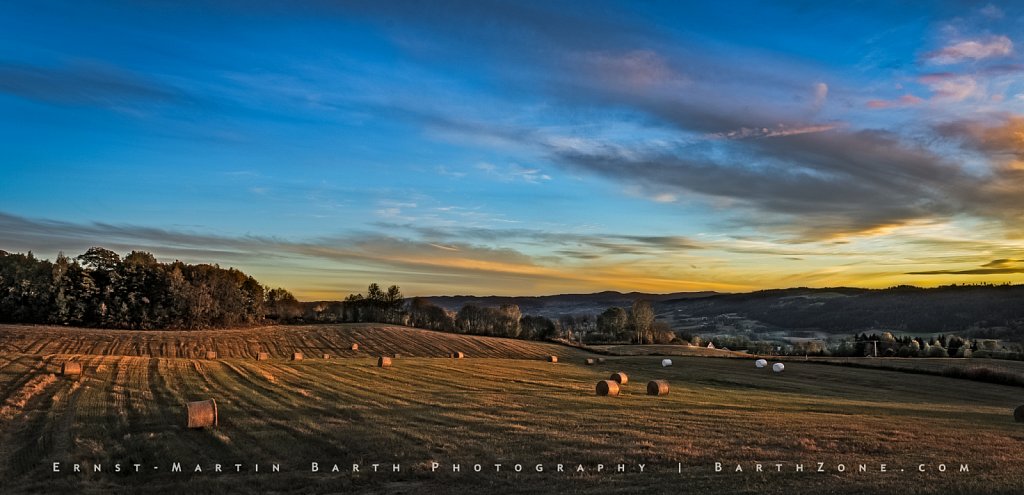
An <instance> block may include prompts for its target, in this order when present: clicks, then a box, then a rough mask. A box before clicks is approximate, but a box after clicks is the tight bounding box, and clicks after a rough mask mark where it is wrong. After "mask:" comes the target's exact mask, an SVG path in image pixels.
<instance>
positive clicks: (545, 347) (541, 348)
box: [0, 323, 586, 359]
mask: <svg viewBox="0 0 1024 495" xmlns="http://www.w3.org/2000/svg"><path fill="white" fill-rule="evenodd" d="M353 341H358V342H359V344H353V343H352V342H353ZM353 347H357V348H358V349H359V352H358V353H354V352H353V349H352V348H353ZM452 349H458V350H459V352H462V353H464V355H465V356H471V357H473V358H485V357H494V358H512V359H545V358H547V356H550V355H552V354H558V355H563V356H566V355H570V356H579V357H582V356H583V355H585V354H586V353H585V352H584V351H580V350H576V349H573V348H570V347H565V346H562V345H558V344H551V343H544V342H533V341H527V340H518V339H504V338H499V337H476V336H470V335H458V334H451V333H444V332H434V331H430V330H420V329H416V328H409V327H402V326H396V325H380V324H370V323H365V324H362V323H360V324H347V325H302V326H273V327H262V328H251V329H233V330H210V331H195V332H183V331H122V330H100V329H87V328H68V327H52V326H26V325H0V352H9V353H13V354H38V355H49V354H85V355H101V356H107V355H113V356H137V357H174V358H199V357H203V356H205V355H206V352H207V351H210V352H216V353H217V356H218V357H220V358H250V359H252V358H256V357H258V355H259V353H260V352H268V353H271V354H274V355H277V356H291V353H292V352H301V353H303V354H305V355H309V356H320V355H322V354H331V355H332V356H337V357H356V356H393V355H394V354H395V353H400V354H401V355H402V356H403V357H444V356H448V355H449V354H451V352H452Z"/></svg>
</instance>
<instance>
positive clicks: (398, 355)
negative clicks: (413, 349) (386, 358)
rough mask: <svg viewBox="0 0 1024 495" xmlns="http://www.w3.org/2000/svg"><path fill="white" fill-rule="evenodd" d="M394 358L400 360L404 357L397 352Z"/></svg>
mask: <svg viewBox="0 0 1024 495" xmlns="http://www.w3.org/2000/svg"><path fill="white" fill-rule="evenodd" d="M393 357H394V358H395V359H398V358H400V357H402V355H401V354H399V353H397V352H396V353H395V355H394V356H393Z"/></svg>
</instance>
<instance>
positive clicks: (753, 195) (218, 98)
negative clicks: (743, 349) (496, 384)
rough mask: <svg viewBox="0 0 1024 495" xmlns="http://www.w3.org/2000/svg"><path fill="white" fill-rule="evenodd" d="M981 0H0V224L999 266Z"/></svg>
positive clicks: (599, 284) (1001, 168) (798, 268)
mask: <svg viewBox="0 0 1024 495" xmlns="http://www.w3.org/2000/svg"><path fill="white" fill-rule="evenodd" d="M1022 27H1024V9H1022V8H1021V6H1020V4H1015V3H1008V2H1006V3H1004V2H993V3H988V2H855V3H850V2H844V3H830V2H811V3H808V2H775V3H773V5H766V4H765V3H763V2H713V3H712V2H702V3H696V2H643V3H640V2H496V1H475V2H461V1H442V2H432V3H429V4H427V3H422V2H326V1H325V2H303V3H302V5H301V6H296V5H293V4H291V3H287V4H286V3H274V2H144V3H140V2H115V1H111V2H81V1H77V2H47V1H42V2H17V1H16V2H5V3H4V4H3V6H0V112H2V114H3V116H4V118H3V119H0V136H2V137H0V156H2V162H0V167H2V168H3V170H2V174H3V177H4V179H3V181H2V182H0V249H4V250H8V251H25V250H32V251H34V252H36V253H38V254H40V255H42V256H47V257H49V256H53V255H55V254H56V253H57V252H59V251H64V252H65V253H69V254H77V253H80V252H82V251H84V250H85V249H86V248H88V247H89V246H92V245H104V246H107V247H110V248H113V249H117V250H119V251H127V250H131V249H136V248H140V249H145V250H149V251H152V252H154V253H155V254H156V255H157V256H158V257H159V258H161V259H166V260H173V259H183V260H187V261H192V262H199V261H204V262H205V261H209V262H218V263H221V264H222V265H231V266H237V267H239V268H241V269H243V270H245V271H247V272H250V273H252V274H254V275H256V276H257V277H258V278H259V279H261V280H263V281H264V282H266V283H269V284H271V285H283V286H285V287H287V288H289V289H291V290H293V291H294V292H296V293H297V294H298V295H299V296H300V297H303V298H306V299H312V298H337V297H343V296H344V295H345V294H347V293H348V292H351V291H356V290H360V289H361V288H363V287H365V285H366V284H367V283H368V282H370V281H381V282H383V283H398V284H399V285H401V286H402V287H403V289H404V290H405V292H406V293H407V294H460V293H474V294H546V293H557V292H588V291H596V290H603V289H617V290H644V291H683V290H704V289H713V290H726V291H740V290H753V289H759V288H767V287H780V286H796V285H808V286H830V285H859V286H869V287H884V286H889V285H894V284H899V283H909V284H915V285H937V284H943V283H950V282H1022V281H1024V276H1022V273H1024V261H1020V258H1024V256H1022V254H1021V248H1022V247H1024V242H1022V240H1021V230H1020V227H1019V225H1020V220H1021V219H1022V218H1021V216H1022V214H1024V210H1022V208H1024V199H1021V198H1024V177H1022V175H1021V170H1024V78H1022V77H1021V75H1022V74H1024V60H1022V56H1021V50H1022V48H1021V46H1022V45H1021V43H1024V40H1020V39H1019V38H1018V34H1017V33H1020V32H1024V29H1022Z"/></svg>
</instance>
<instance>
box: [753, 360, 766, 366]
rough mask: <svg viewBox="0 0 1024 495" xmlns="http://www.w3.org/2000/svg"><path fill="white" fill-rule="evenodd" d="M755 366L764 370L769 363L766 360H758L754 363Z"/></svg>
mask: <svg viewBox="0 0 1024 495" xmlns="http://www.w3.org/2000/svg"><path fill="white" fill-rule="evenodd" d="M754 366H757V367H758V368H764V367H765V366H768V361H766V360H764V359H758V360H757V361H754Z"/></svg>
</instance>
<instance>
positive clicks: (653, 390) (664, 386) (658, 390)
mask: <svg viewBox="0 0 1024 495" xmlns="http://www.w3.org/2000/svg"><path fill="white" fill-rule="evenodd" d="M647 395H668V380H651V381H649V382H647Z"/></svg>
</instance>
